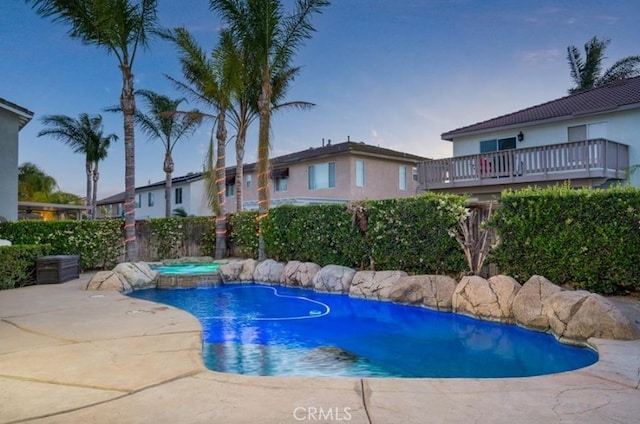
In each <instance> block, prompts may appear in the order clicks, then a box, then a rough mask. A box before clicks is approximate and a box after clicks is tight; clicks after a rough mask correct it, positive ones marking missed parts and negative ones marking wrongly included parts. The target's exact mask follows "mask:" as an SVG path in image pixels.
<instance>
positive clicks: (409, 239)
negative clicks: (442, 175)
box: [364, 193, 466, 274]
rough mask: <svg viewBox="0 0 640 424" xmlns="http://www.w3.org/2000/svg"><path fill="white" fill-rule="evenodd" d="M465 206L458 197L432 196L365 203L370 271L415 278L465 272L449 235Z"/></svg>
mask: <svg viewBox="0 0 640 424" xmlns="http://www.w3.org/2000/svg"><path fill="white" fill-rule="evenodd" d="M465 204H466V199H465V198H464V197H462V196H457V195H447V194H434V193H427V194H424V195H420V196H414V197H410V198H405V199H389V200H381V201H369V202H366V203H365V204H364V208H365V212H366V215H367V217H368V221H369V222H368V228H369V231H368V235H367V241H368V245H369V251H370V253H369V255H370V256H371V258H372V261H373V264H374V268H375V269H380V270H384V269H400V270H404V271H406V272H409V273H415V274H457V273H459V272H461V271H463V270H465V269H466V265H465V262H464V255H463V253H462V250H461V249H460V246H458V244H457V242H456V240H455V239H454V238H453V237H451V236H450V235H449V229H450V228H451V227H454V226H456V225H457V214H458V211H459V209H460V208H464V207H465Z"/></svg>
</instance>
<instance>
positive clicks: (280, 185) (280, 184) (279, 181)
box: [273, 177, 288, 192]
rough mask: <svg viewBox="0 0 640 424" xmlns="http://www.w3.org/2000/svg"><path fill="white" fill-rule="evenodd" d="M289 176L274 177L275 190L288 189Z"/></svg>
mask: <svg viewBox="0 0 640 424" xmlns="http://www.w3.org/2000/svg"><path fill="white" fill-rule="evenodd" d="M287 180H288V178H287V177H276V178H274V179H273V191H276V192H279V191H287Z"/></svg>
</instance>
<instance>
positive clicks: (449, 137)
mask: <svg viewBox="0 0 640 424" xmlns="http://www.w3.org/2000/svg"><path fill="white" fill-rule="evenodd" d="M638 108H640V103H631V104H628V105H622V106H618V107H616V108H607V109H600V110H592V111H588V112H584V113H572V114H571V115H563V116H556V117H553V118H547V119H539V120H536V121H525V122H520V123H517V124H511V125H502V126H496V127H491V128H483V129H481V130H475V131H450V132H447V133H443V134H442V135H441V136H440V137H441V138H442V140H444V141H454V139H456V138H460V137H468V136H473V135H480V134H486V133H492V132H496V131H506V130H510V129H520V128H528V127H533V126H537V125H542V124H552V123H555V122H562V121H569V120H571V119H575V118H583V117H589V116H598V115H604V114H608V113H612V112H621V111H625V110H632V109H638Z"/></svg>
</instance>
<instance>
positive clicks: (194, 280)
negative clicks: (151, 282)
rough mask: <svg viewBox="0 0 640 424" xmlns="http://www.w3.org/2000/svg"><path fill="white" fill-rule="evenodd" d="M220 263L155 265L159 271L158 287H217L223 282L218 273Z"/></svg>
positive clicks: (153, 267) (154, 268) (155, 268)
mask: <svg viewBox="0 0 640 424" xmlns="http://www.w3.org/2000/svg"><path fill="white" fill-rule="evenodd" d="M220 265H221V264H220V263H216V262H213V263H197V264H191V263H186V264H170V265H155V266H152V267H151V268H152V269H153V270H155V271H158V277H156V287H157V288H159V289H175V288H185V289H187V288H194V287H215V286H219V285H220V284H222V279H221V278H220V274H219V273H218V267H219V266H220Z"/></svg>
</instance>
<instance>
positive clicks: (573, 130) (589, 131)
mask: <svg viewBox="0 0 640 424" xmlns="http://www.w3.org/2000/svg"><path fill="white" fill-rule="evenodd" d="M596 138H607V123H606V122H596V123H593V124H585V125H576V126H575V127H568V128H567V141H568V142H572V141H583V140H593V139H596Z"/></svg>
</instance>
